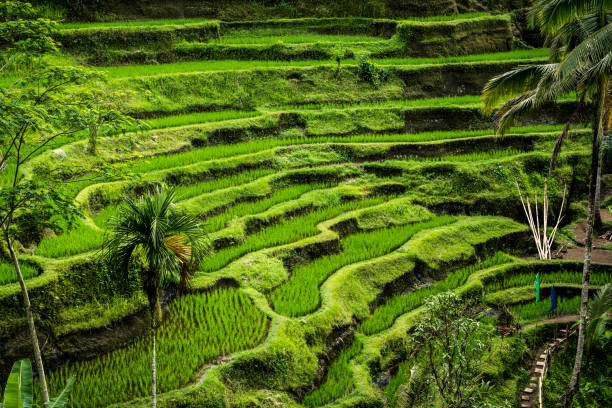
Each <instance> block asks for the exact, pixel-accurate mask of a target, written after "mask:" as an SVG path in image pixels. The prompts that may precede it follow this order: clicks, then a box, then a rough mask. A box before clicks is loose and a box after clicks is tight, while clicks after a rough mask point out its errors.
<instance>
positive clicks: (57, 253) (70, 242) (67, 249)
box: [36, 222, 104, 258]
mask: <svg viewBox="0 0 612 408" xmlns="http://www.w3.org/2000/svg"><path fill="white" fill-rule="evenodd" d="M103 241H104V231H102V230H99V229H96V228H94V227H92V226H90V225H88V224H85V223H84V222H79V223H78V224H77V225H76V226H75V227H74V228H73V229H71V230H69V231H68V232H66V233H63V234H60V235H58V236H56V237H49V238H43V240H42V241H40V243H39V244H38V247H37V248H36V255H40V256H44V257H47V258H61V257H64V256H70V255H76V254H79V253H82V252H87V251H91V250H94V249H96V248H100V247H101V246H102V242H103Z"/></svg>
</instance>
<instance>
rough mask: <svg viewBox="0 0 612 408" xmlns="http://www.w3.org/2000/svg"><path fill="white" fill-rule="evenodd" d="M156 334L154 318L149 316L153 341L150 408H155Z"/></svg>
mask: <svg viewBox="0 0 612 408" xmlns="http://www.w3.org/2000/svg"><path fill="white" fill-rule="evenodd" d="M156 334H157V329H156V328H155V318H154V317H153V316H151V338H152V339H153V343H152V348H151V372H152V374H153V382H152V384H151V398H152V400H153V401H152V405H151V406H152V407H153V408H157V367H156V363H157V362H156V359H155V337H156Z"/></svg>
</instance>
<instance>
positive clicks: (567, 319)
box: [522, 314, 580, 330]
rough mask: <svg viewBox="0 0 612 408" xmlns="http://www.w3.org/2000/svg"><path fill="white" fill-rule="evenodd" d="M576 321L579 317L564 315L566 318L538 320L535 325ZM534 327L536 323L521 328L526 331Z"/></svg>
mask: <svg viewBox="0 0 612 408" xmlns="http://www.w3.org/2000/svg"><path fill="white" fill-rule="evenodd" d="M578 319H580V315H577V314H571V315H566V316H559V317H555V318H554V319H548V320H540V321H539V322H538V323H537V324H538V325H541V324H546V323H570V322H575V321H576V320H578ZM535 325H536V323H530V324H526V325H525V326H523V328H522V330H527V329H529V328H530V327H534V326H535Z"/></svg>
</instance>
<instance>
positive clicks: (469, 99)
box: [266, 95, 480, 111]
mask: <svg viewBox="0 0 612 408" xmlns="http://www.w3.org/2000/svg"><path fill="white" fill-rule="evenodd" d="M479 103H480V96H478V95H465V96H447V97H443V98H424V99H398V100H386V101H377V102H362V103H356V104H347V103H313V104H303V105H283V106H273V107H266V110H268V111H291V110H298V111H301V110H317V111H319V110H330V109H354V108H376V107H389V106H398V107H410V108H421V107H434V108H435V107H442V106H444V107H448V106H475V105H478V104H479Z"/></svg>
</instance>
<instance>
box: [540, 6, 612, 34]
mask: <svg viewBox="0 0 612 408" xmlns="http://www.w3.org/2000/svg"><path fill="white" fill-rule="evenodd" d="M610 8H612V0H537V1H536V2H535V4H534V7H533V11H532V15H531V16H530V22H531V23H532V24H534V25H538V26H539V27H540V28H541V30H542V32H543V33H545V34H547V35H550V34H555V32H556V31H557V30H559V28H561V27H562V26H564V25H565V24H567V23H570V22H572V21H573V20H575V19H576V18H581V17H583V16H585V15H589V14H597V13H598V12H600V11H601V10H610Z"/></svg>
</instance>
